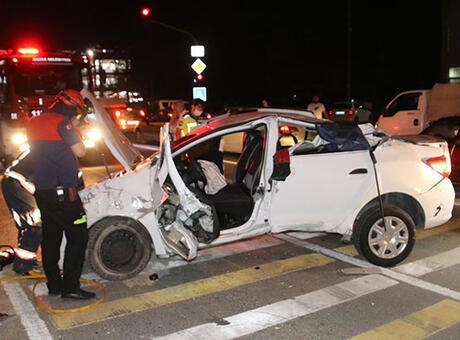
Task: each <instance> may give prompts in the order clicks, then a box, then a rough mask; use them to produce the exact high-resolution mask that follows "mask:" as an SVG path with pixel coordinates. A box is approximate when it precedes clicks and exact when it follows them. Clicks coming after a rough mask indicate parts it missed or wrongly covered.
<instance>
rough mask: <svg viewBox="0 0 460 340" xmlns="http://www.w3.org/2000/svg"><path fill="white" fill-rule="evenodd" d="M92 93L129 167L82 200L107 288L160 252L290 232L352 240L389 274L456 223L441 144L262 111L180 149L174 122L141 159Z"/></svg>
mask: <svg viewBox="0 0 460 340" xmlns="http://www.w3.org/2000/svg"><path fill="white" fill-rule="evenodd" d="M83 95H84V96H85V97H86V98H88V99H90V100H91V102H92V104H93V106H94V111H95V112H94V114H91V115H90V116H89V117H88V119H89V120H90V121H91V123H93V124H95V125H96V126H97V127H98V128H99V129H100V130H101V131H102V134H103V136H104V139H105V141H106V144H107V146H108V147H109V148H110V149H111V150H112V152H113V154H114V156H115V157H117V158H118V159H119V160H120V162H121V164H122V165H123V166H124V167H125V170H124V171H122V172H119V173H117V174H115V175H113V176H112V177H111V178H110V177H108V178H105V179H103V180H102V181H100V182H99V183H97V184H95V185H93V186H90V187H88V188H86V189H84V190H83V191H81V192H80V196H81V198H82V200H83V202H84V206H85V209H86V213H87V220H88V226H89V228H90V239H89V243H88V258H87V260H89V262H90V263H91V266H92V267H93V269H94V270H95V272H96V273H98V274H99V275H100V276H102V277H103V278H106V279H109V280H121V279H126V278H130V277H132V276H134V275H136V274H138V273H139V272H140V271H142V270H143V269H144V268H145V266H146V265H147V263H148V262H149V261H150V259H151V255H152V251H153V252H154V254H155V255H156V256H159V257H168V256H171V255H176V254H178V255H180V256H181V257H183V258H184V259H186V260H188V261H190V260H193V259H194V258H195V257H196V256H197V255H198V250H199V249H201V248H204V247H209V246H212V245H216V244H222V243H227V242H232V241H236V240H240V239H245V238H250V237H253V236H256V235H260V234H264V233H269V232H272V233H279V232H283V231H287V230H297V231H312V232H318V231H322V232H330V233H338V234H342V235H345V236H349V237H350V236H351V237H352V239H353V242H354V244H355V246H356V248H357V249H358V251H359V252H360V253H361V254H362V255H363V256H364V257H366V258H367V259H368V260H369V261H370V262H372V263H374V264H377V265H381V266H392V265H395V264H397V263H399V262H400V261H402V260H404V259H405V258H406V257H407V256H408V255H409V254H410V252H411V250H412V248H413V245H414V242H415V228H416V227H418V228H431V227H435V226H438V225H440V224H442V223H444V222H446V221H447V220H449V219H450V217H451V213H452V209H453V205H454V199H455V193H454V189H453V186H452V184H451V182H450V180H449V179H448V175H449V167H450V158H449V152H448V149H447V144H446V143H445V142H444V141H443V140H442V139H438V138H432V137H427V136H418V137H417V138H418V139H417V140H415V139H411V140H408V139H407V140H405V139H401V138H398V139H396V138H393V137H391V136H388V135H386V134H384V133H382V132H380V131H378V130H375V129H374V128H373V127H371V126H370V125H367V126H364V127H361V128H359V127H357V126H344V125H340V124H336V123H333V122H328V121H324V120H317V119H315V118H310V117H308V116H307V115H300V114H298V113H296V112H294V111H293V112H289V111H286V110H284V111H282V112H281V111H280V112H279V113H274V112H263V111H262V112H252V113H242V114H238V115H230V116H226V117H221V118H217V119H213V120H212V121H209V122H208V123H207V124H204V125H202V126H200V127H198V128H196V129H195V130H193V131H192V133H191V134H190V135H188V136H186V137H184V138H183V139H181V140H178V141H176V142H174V143H172V142H171V141H170V136H169V135H168V128H167V126H166V127H165V128H163V129H162V135H161V145H160V151H159V152H158V153H156V154H155V155H153V156H151V157H149V158H147V159H144V160H143V159H142V157H141V156H140V154H139V153H138V152H137V151H136V150H135V149H134V148H132V145H130V143H129V141H128V140H127V139H126V138H125V137H124V136H123V135H122V134H121V133H120V132H119V130H118V129H117V128H116V126H115V125H114V124H113V122H112V121H111V120H110V118H109V117H108V115H107V113H106V112H104V109H103V108H102V107H101V106H100V105H99V104H98V103H97V101H96V100H95V99H94V98H93V97H92V95H91V94H90V93H88V92H86V91H83ZM286 125H287V126H289V127H291V128H289V129H286V128H283V127H284V126H286ZM294 128H295V134H294V133H293V131H292V130H293V129H294ZM235 144H236V145H239V147H238V146H237V147H235ZM227 147H230V149H231V150H232V151H233V152H227V151H226V150H229V149H227ZM382 216H384V222H382ZM198 256H199V255H198Z"/></svg>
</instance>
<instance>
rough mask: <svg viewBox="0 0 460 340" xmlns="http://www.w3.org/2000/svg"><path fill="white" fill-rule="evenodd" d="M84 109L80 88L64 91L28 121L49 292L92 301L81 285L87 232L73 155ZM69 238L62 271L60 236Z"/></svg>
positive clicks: (80, 148)
mask: <svg viewBox="0 0 460 340" xmlns="http://www.w3.org/2000/svg"><path fill="white" fill-rule="evenodd" d="M83 113H84V101H83V98H82V96H81V94H80V92H78V91H76V90H71V89H68V90H63V91H61V92H59V93H58V94H57V96H56V98H55V101H54V103H53V104H52V105H51V106H50V107H49V109H48V110H46V111H44V112H43V113H42V114H40V115H39V116H35V117H32V118H31V119H30V120H29V122H28V124H27V137H28V140H29V143H30V150H31V155H30V156H31V159H32V165H33V169H34V171H33V177H34V185H35V199H36V201H37V205H38V208H39V209H40V213H41V218H42V228H43V241H42V259H43V269H44V271H45V274H46V278H47V281H48V282H47V286H48V293H49V295H58V294H61V297H62V298H71V299H90V298H94V297H95V294H94V293H92V292H88V291H85V290H83V289H81V288H80V282H79V280H80V275H81V271H82V266H83V261H84V256H85V250H86V244H87V242H88V230H87V225H86V214H85V211H84V209H83V205H82V202H81V200H80V197H79V196H78V193H77V186H78V164H77V159H76V156H77V157H82V156H84V154H85V147H84V144H83V143H82V141H81V139H80V136H79V134H78V133H77V131H76V130H75V127H74V123H73V122H72V120H71V119H72V118H74V117H76V116H81V115H82V114H83ZM63 234H65V236H66V239H67V244H66V249H65V256H64V267H63V275H62V277H61V274H60V270H59V265H58V262H59V255H60V246H61V241H62V236H63Z"/></svg>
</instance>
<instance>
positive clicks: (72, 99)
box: [56, 89, 85, 115]
mask: <svg viewBox="0 0 460 340" xmlns="http://www.w3.org/2000/svg"><path fill="white" fill-rule="evenodd" d="M56 101H61V102H63V103H64V104H66V105H69V106H74V107H75V108H76V109H77V115H81V114H82V112H84V111H85V102H84V101H83V97H82V96H81V94H80V92H78V91H77V90H72V89H68V90H62V91H60V92H59V93H58V94H57V96H56Z"/></svg>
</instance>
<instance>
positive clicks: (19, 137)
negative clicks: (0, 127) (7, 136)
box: [11, 133, 27, 145]
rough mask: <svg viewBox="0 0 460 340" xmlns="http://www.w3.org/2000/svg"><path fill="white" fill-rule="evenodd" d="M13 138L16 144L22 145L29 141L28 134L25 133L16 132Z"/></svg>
mask: <svg viewBox="0 0 460 340" xmlns="http://www.w3.org/2000/svg"><path fill="white" fill-rule="evenodd" d="M11 139H12V141H13V143H14V144H18V145H21V144H24V143H27V136H26V135H25V134H23V133H15V134H14V135H13V137H11Z"/></svg>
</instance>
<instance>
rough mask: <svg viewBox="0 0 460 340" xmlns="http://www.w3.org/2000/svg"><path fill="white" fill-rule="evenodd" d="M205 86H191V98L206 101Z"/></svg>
mask: <svg viewBox="0 0 460 340" xmlns="http://www.w3.org/2000/svg"><path fill="white" fill-rule="evenodd" d="M206 92H207V91H206V87H194V88H193V99H201V100H202V101H204V102H205V101H206V100H207V99H208V97H207V93H206Z"/></svg>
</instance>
